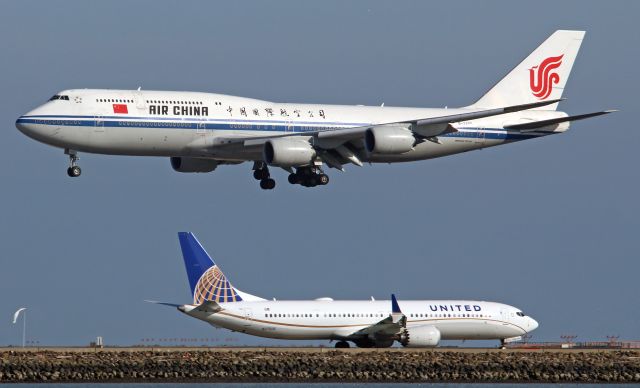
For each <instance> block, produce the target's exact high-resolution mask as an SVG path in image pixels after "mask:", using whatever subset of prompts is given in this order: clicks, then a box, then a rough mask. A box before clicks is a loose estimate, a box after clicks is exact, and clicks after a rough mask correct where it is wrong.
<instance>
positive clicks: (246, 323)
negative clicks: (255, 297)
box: [242, 309, 253, 328]
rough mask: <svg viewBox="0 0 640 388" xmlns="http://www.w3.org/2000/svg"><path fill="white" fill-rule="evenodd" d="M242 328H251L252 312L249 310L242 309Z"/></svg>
mask: <svg viewBox="0 0 640 388" xmlns="http://www.w3.org/2000/svg"><path fill="white" fill-rule="evenodd" d="M242 317H243V321H242V326H243V327H247V328H248V327H251V324H252V321H253V311H252V310H251V309H242Z"/></svg>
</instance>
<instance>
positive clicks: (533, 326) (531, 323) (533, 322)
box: [527, 317, 538, 331]
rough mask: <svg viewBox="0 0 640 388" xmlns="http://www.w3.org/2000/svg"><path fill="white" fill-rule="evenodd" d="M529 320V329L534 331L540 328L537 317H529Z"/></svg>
mask: <svg viewBox="0 0 640 388" xmlns="http://www.w3.org/2000/svg"><path fill="white" fill-rule="evenodd" d="M527 318H528V319H529V320H528V322H527V329H528V331H534V330H535V329H537V328H538V321H536V320H535V319H533V318H531V317H527Z"/></svg>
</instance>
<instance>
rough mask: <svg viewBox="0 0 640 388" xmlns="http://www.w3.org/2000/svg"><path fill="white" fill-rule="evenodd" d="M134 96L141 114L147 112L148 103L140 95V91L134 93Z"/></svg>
mask: <svg viewBox="0 0 640 388" xmlns="http://www.w3.org/2000/svg"><path fill="white" fill-rule="evenodd" d="M133 95H134V98H135V100H136V108H137V109H138V110H139V111H141V112H144V111H146V109H147V102H146V101H145V100H144V98H143V97H142V93H140V90H136V91H135V92H133Z"/></svg>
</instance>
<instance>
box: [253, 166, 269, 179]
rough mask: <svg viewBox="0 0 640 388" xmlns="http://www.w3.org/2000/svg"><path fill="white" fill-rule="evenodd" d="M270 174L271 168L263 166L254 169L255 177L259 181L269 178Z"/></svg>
mask: <svg viewBox="0 0 640 388" xmlns="http://www.w3.org/2000/svg"><path fill="white" fill-rule="evenodd" d="M269 175H270V174H269V170H267V169H266V168H261V169H259V170H254V171H253V177H254V178H255V179H256V180H259V181H260V180H263V179H267V178H269Z"/></svg>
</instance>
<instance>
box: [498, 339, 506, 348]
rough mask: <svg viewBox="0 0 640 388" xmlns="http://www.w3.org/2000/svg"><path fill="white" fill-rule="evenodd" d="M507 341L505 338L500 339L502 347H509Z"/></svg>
mask: <svg viewBox="0 0 640 388" xmlns="http://www.w3.org/2000/svg"><path fill="white" fill-rule="evenodd" d="M506 344H507V341H505V340H504V339H501V340H500V349H506V348H507V345H506Z"/></svg>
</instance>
